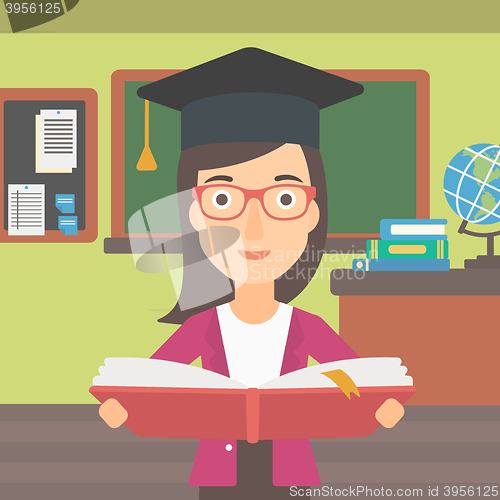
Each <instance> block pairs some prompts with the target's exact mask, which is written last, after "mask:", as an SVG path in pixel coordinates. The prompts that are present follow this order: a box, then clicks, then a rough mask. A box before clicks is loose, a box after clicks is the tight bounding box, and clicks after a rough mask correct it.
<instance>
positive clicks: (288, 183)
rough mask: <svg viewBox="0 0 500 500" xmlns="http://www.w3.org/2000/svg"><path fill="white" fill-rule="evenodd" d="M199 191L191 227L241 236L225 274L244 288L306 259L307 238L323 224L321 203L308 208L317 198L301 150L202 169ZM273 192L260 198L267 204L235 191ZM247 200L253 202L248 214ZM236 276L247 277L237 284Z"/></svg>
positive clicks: (273, 277)
mask: <svg viewBox="0 0 500 500" xmlns="http://www.w3.org/2000/svg"><path fill="white" fill-rule="evenodd" d="M284 185H285V187H283V186H284ZM198 186H203V189H204V190H203V194H202V196H201V198H200V202H201V205H202V209H203V210H200V205H199V203H198V201H194V202H193V204H192V206H191V209H190V213H189V216H190V221H191V224H192V225H193V227H194V228H195V229H197V230H200V229H202V228H205V227H206V228H207V229H208V234H209V235H216V234H218V233H219V234H220V232H224V229H222V228H220V229H219V228H217V229H214V228H215V227H216V226H222V227H224V226H225V227H226V228H228V229H227V231H230V229H229V228H236V229H237V230H238V231H239V233H240V236H241V238H240V240H239V242H238V243H237V244H236V245H234V246H233V248H232V253H231V250H228V254H229V253H231V255H230V256H229V258H227V259H226V262H229V266H228V267H229V269H228V270H227V269H226V270H224V269H221V271H222V272H224V273H225V274H226V275H228V276H229V277H231V278H232V279H235V281H237V282H238V281H240V283H239V284H240V285H241V284H243V283H241V281H242V280H243V279H244V280H245V283H248V284H258V283H266V282H269V281H274V280H276V279H277V278H279V277H280V276H281V275H283V274H284V273H285V272H286V271H287V270H288V269H290V268H291V267H292V266H293V264H294V263H295V262H296V261H297V260H298V259H299V257H300V256H301V255H302V253H303V251H304V249H305V247H306V245H307V239H308V235H309V233H310V232H311V231H312V230H313V229H314V228H315V227H316V225H317V223H318V221H319V209H318V205H317V204H316V202H315V201H314V200H312V202H310V203H309V204H307V203H308V201H310V198H311V197H312V196H311V192H310V191H311V190H307V186H311V180H310V177H309V170H308V167H307V163H306V159H305V157H304V153H303V152H302V148H301V147H300V146H299V145H296V144H285V145H283V146H281V147H280V148H278V149H276V150H274V151H272V152H271V153H268V154H266V155H264V156H261V157H259V158H256V159H254V160H250V161H248V162H245V163H240V164H237V165H231V166H229V167H222V168H215V169H210V170H200V171H199V172H198ZM207 186H216V187H210V188H207ZM269 187H273V189H272V190H269V191H267V192H266V193H265V194H264V193H261V196H262V197H263V198H262V201H263V203H262V202H261V201H259V200H257V199H256V198H251V196H252V194H250V195H249V194H248V193H244V192H243V191H240V190H237V189H235V188H242V189H246V190H260V189H264V188H269ZM303 187H305V189H302V188H303ZM200 189H201V188H200ZM249 198H250V199H249ZM245 199H246V200H248V201H247V204H246V206H245V207H244V209H243V206H244V202H245ZM266 211H267V213H266ZM202 212H204V213H202ZM240 212H241V213H240ZM214 217H215V218H214ZM273 217H274V218H273ZM222 219H225V220H222ZM210 237H211V236H210ZM202 247H204V245H203V244H202ZM205 248H206V247H204V249H205ZM226 257H227V256H226ZM217 267H218V268H219V269H220V268H221V266H219V265H217ZM242 269H244V271H245V272H244V273H242V272H241V270H242ZM237 276H245V278H242V279H241V280H238V278H237ZM235 277H236V278H235Z"/></svg>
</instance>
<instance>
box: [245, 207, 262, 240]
mask: <svg viewBox="0 0 500 500" xmlns="http://www.w3.org/2000/svg"><path fill="white" fill-rule="evenodd" d="M263 236H264V229H263V228H262V218H261V208H260V206H259V201H258V200H256V199H253V200H250V202H249V203H248V217H247V223H246V226H245V238H246V239H247V240H261V239H262V237H263Z"/></svg>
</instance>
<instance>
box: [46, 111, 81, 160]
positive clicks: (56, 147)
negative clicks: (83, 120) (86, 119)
mask: <svg viewBox="0 0 500 500" xmlns="http://www.w3.org/2000/svg"><path fill="white" fill-rule="evenodd" d="M76 117H77V110H76V109H60V110H57V109H42V110H41V111H40V121H41V130H40V134H41V151H40V167H41V168H54V169H56V168H57V169H61V168H62V169H68V168H71V169H73V168H76V167H77V156H76V155H77V130H76V126H77V124H76Z"/></svg>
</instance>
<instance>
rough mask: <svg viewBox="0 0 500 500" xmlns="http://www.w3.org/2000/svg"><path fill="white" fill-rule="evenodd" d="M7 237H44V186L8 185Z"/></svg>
mask: <svg viewBox="0 0 500 500" xmlns="http://www.w3.org/2000/svg"><path fill="white" fill-rule="evenodd" d="M8 196H9V201H8V204H9V205H8V209H9V221H8V222H9V225H8V234H9V236H43V235H45V184H9V186H8Z"/></svg>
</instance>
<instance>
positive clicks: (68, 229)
mask: <svg viewBox="0 0 500 500" xmlns="http://www.w3.org/2000/svg"><path fill="white" fill-rule="evenodd" d="M58 219H59V221H58V225H57V227H58V228H59V231H61V232H62V233H63V234H65V235H66V236H70V235H75V234H78V216H76V215H66V216H61V215H60V216H59V217H58Z"/></svg>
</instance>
